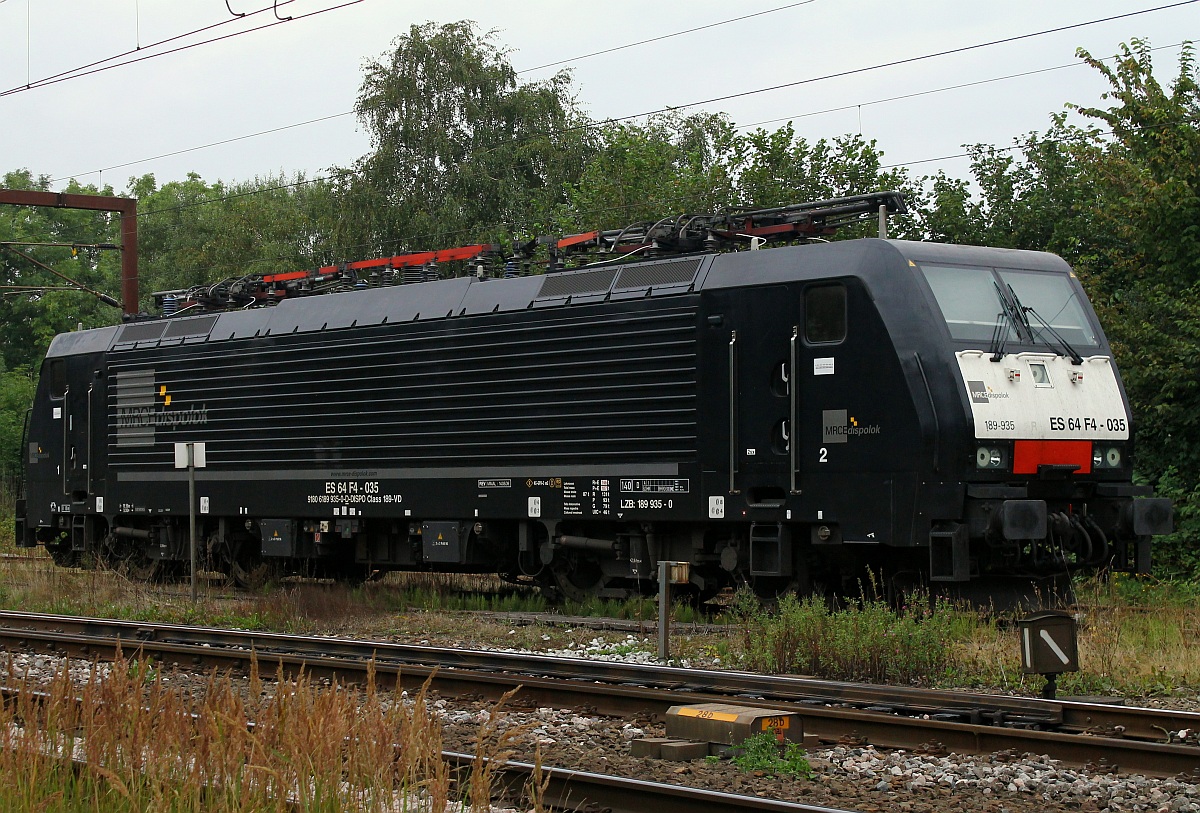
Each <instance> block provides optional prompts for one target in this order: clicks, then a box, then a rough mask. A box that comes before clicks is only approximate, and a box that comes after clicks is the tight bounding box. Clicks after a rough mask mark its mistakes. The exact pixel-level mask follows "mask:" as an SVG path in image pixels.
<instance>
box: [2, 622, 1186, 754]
mask: <svg viewBox="0 0 1200 813" xmlns="http://www.w3.org/2000/svg"><path fill="white" fill-rule="evenodd" d="M10 616H15V617H10ZM20 619H24V621H25V623H26V624H27V625H28V626H31V625H34V624H35V623H36V624H39V625H42V626H48V627H54V628H58V629H64V628H69V629H72V630H74V631H72V632H66V631H58V632H48V633H47V632H37V631H34V630H31V629H28V628H26V629H19V628H13V627H12V626H10V625H12V624H15V623H18V621H19V620H20ZM0 625H5V626H3V627H0V642H2V643H6V645H14V646H37V645H38V644H39V642H40V644H41V645H42V646H43V647H47V646H48V647H49V648H51V649H52V650H54V651H62V652H64V653H68V652H70V653H75V654H80V655H84V656H88V657H92V656H95V655H97V654H100V653H103V654H106V655H112V654H114V653H115V652H116V651H117V650H123V651H124V652H125V653H126V654H129V653H130V652H131V651H140V652H142V653H143V654H145V655H148V656H154V657H159V658H162V659H164V660H165V661H174V662H175V663H180V664H187V663H191V664H194V665H196V666H199V665H201V664H205V665H220V666H221V667H222V668H231V669H243V670H244V669H246V668H247V667H248V666H249V665H250V661H251V659H252V658H253V659H257V660H258V662H259V664H260V668H263V669H270V668H271V667H272V666H276V665H277V667H278V668H279V669H280V670H283V671H284V672H285V673H289V674H294V673H296V672H298V671H300V670H304V671H305V672H306V673H308V674H309V675H312V676H319V677H325V678H329V679H337V680H343V681H351V682H354V681H359V680H361V679H362V674H363V673H364V672H365V670H366V668H367V662H368V660H370V659H371V658H372V657H373V658H374V660H373V664H374V670H375V674H376V679H377V680H378V681H380V682H381V683H384V684H388V683H392V682H394V683H395V684H397V685H402V686H405V687H408V688H416V687H418V686H419V685H420V684H421V683H423V682H424V681H425V680H426V679H430V678H432V680H433V685H434V687H435V688H437V689H438V690H439V691H442V692H445V693H449V694H456V693H468V692H469V693H477V694H482V695H484V696H485V697H489V698H492V699H495V698H498V697H499V696H500V695H501V694H503V693H504V692H505V691H508V690H510V689H512V688H513V687H515V686H521V687H522V689H521V693H520V695H519V698H520V699H521V701H522V702H525V703H531V704H534V705H567V706H579V705H586V706H588V707H590V708H593V709H596V710H597V712H599V713H603V714H612V715H627V714H637V713H642V714H646V713H650V714H662V713H664V712H665V711H666V709H667V708H668V707H669V706H671V705H678V704H681V703H691V702H696V703H699V702H717V701H725V702H729V701H730V693H729V691H728V690H727V689H728V687H724V688H725V690H722V691H718V690H717V689H715V688H714V686H716V685H717V684H719V683H720V681H719V678H720V677H722V676H724V675H725V674H726V673H721V672H711V673H707V672H706V673H702V674H701V675H700V677H701V678H702V679H700V680H697V679H696V678H697V674H698V673H697V672H696V671H694V670H668V672H670V673H671V674H668V676H667V677H666V678H663V677H661V676H660V677H657V678H656V672H657V671H658V670H656V669H654V668H653V667H647V666H642V667H641V668H640V669H637V670H634V671H633V672H629V671H627V669H628V667H630V666H637V665H630V664H621V665H620V667H619V668H614V664H611V663H607V662H600V661H587V660H582V659H558V658H547V657H545V656H537V657H533V658H532V659H531V658H530V657H529V656H522V657H521V658H519V659H518V660H516V661H512V660H504V658H508V657H511V656H510V655H509V654H508V653H477V652H471V651H466V650H451V649H444V648H437V647H404V646H401V645H393V644H387V643H384V642H355V641H347V640H345V639H330V638H321V637H312V636H288V635H280V634H275V633H245V632H238V631H223V630H214V629H208V628H192V627H183V626H176V625H155V624H150V625H147V624H138V623H136V622H115V623H114V624H112V625H110V624H109V622H108V621H106V620H103V619H80V618H72V617H68V616H34V617H32V618H31V617H29V616H23V615H21V614H15V613H0ZM101 630H104V631H101ZM233 641H236V642H237V643H236V644H233V643H231V642H233ZM301 642H303V643H304V644H305V646H306V647H307V651H304V650H303V648H302V647H300V646H299V644H300V643H301ZM289 643H290V644H296V647H295V648H289V647H288V646H287V645H288V644H289ZM391 647H400V650H401V652H403V653H404V654H405V657H407V658H408V660H401V659H399V658H396V657H391V656H393V655H395V654H396V653H395V652H393V651H392V650H391ZM474 656H501V659H499V660H493V659H491V657H478V658H476V657H474ZM506 664H507V666H505V665H506ZM676 672H678V673H683V675H684V676H686V677H687V678H688V679H687V680H681V679H678V678H679V677H681V676H680V675H677V674H674V673H676ZM631 674H632V675H636V676H637V677H638V678H639V679H638V680H617V679H616V677H614V676H617V677H619V676H622V675H623V676H626V677H627V676H629V675H631ZM710 676H711V677H712V678H713V681H712V685H710V684H709V681H708V678H709V677H710ZM734 676H735V677H737V678H744V677H752V678H757V679H762V680H768V679H766V678H762V676H748V675H746V674H745V673H735V675H734ZM793 680H804V679H793ZM811 682H812V683H820V682H819V681H811ZM651 684H653V685H651ZM845 686H848V687H850V688H853V687H854V686H855V684H845ZM872 688H873V689H875V690H883V691H890V689H881V687H872ZM847 691H849V689H847ZM745 694H746V693H743V695H742V696H737V697H735V702H738V703H741V704H743V705H749V706H756V707H761V708H770V709H778V710H784V711H796V712H798V713H799V714H800V715H801V716H802V718H803V720H804V729H805V731H806V732H808V733H812V734H816V735H817V736H819V737H821V738H822V739H825V740H838V739H842V738H850V739H852V740H853V739H864V740H865V741H869V742H871V743H873V744H875V745H878V746H881V747H887V748H913V747H916V746H918V745H921V744H924V743H928V742H937V743H939V744H941V745H942V746H944V747H945V748H947V749H948V750H951V751H955V752H959V753H989V752H994V751H999V750H1006V749H1012V748H1015V749H1018V750H1021V751H1034V752H1037V753H1045V754H1048V755H1051V756H1053V757H1055V758H1058V759H1061V760H1063V761H1065V762H1068V763H1073V764H1079V765H1082V764H1086V763H1089V762H1094V763H1099V762H1101V761H1102V760H1103V761H1106V762H1108V763H1109V764H1114V763H1115V764H1116V765H1118V766H1119V767H1121V768H1122V769H1124V770H1127V771H1139V772H1143V773H1147V774H1150V775H1155V776H1166V775H1171V774H1175V773H1180V772H1187V771H1190V770H1192V768H1193V767H1194V766H1195V764H1196V762H1197V760H1198V759H1200V749H1197V748H1196V747H1195V746H1191V745H1183V744H1165V743H1162V742H1147V741H1139V740H1131V739H1127V738H1125V739H1118V738H1114V737H1112V736H1103V734H1105V733H1106V732H1105V730H1103V729H1100V730H1098V731H1097V733H1098V734H1101V736H1081V735H1079V734H1072V733H1062V732H1058V731H1042V730H1034V727H1035V726H1036V725H1037V723H1036V722H1034V721H1031V720H1030V719H1029V718H1028V716H1025V717H1021V716H1020V715H1015V714H1014V715H1013V717H1014V718H1015V719H1014V720H1010V723H1011V725H981V724H979V723H977V722H975V723H973V722H956V721H954V720H951V719H947V718H945V717H934V716H932V715H921V716H903V715H900V714H898V713H895V708H896V704H893V705H891V706H875V707H874V710H867V711H864V710H858V709H852V708H845V707H837V706H838V703H837V702H834V703H832V704H831V703H830V702H829V701H827V700H826V699H823V698H815V699H814V698H811V697H808V698H805V697H801V698H789V697H784V696H781V695H784V694H786V692H780V691H774V692H772V693H771V696H769V697H768V696H767V695H766V694H753V695H752V696H745ZM993 699H994V698H993ZM1023 702H1025V703H1040V702H1042V701H1032V700H1025V701H1023ZM1059 705H1062V706H1063V707H1064V710H1065V708H1066V706H1067V705H1068V704H1059ZM1074 705H1075V706H1078V707H1080V709H1086V710H1088V711H1091V710H1094V713H1095V714H1107V713H1112V712H1114V711H1118V710H1119V711H1120V712H1123V713H1126V714H1136V713H1145V714H1148V715H1150V716H1151V717H1152V718H1153V719H1157V720H1160V721H1163V722H1169V724H1170V725H1176V726H1179V727H1188V726H1189V725H1190V726H1195V725H1196V721H1197V720H1200V715H1196V714H1189V713H1187V712H1162V711H1161V710H1155V709H1133V708H1123V707H1110V706H1104V705H1101V704H1089V703H1080V704H1074ZM1080 713H1084V712H1083V711H1080ZM1003 715H1004V712H997V716H1003ZM951 716H953V715H951ZM1063 716H1064V718H1065V717H1066V716H1067V715H1066V714H1065V711H1064V715H1063ZM923 718H924V719H923ZM1126 719H1128V718H1126ZM1172 730H1175V729H1172Z"/></svg>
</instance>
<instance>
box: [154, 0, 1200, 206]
mask: <svg viewBox="0 0 1200 813" xmlns="http://www.w3.org/2000/svg"><path fill="white" fill-rule="evenodd" d="M1197 2H1200V0H1179V2H1175V3H1169V4H1166V5H1162V6H1156V7H1154V8H1150V9H1141V10H1138V11H1131V12H1126V13H1124V14H1119V15H1110V16H1108V17H1102V18H1098V19H1094V20H1087V21H1084V22H1080V23H1071V24H1069V25H1065V26H1056V27H1054V28H1047V29H1042V30H1040V31H1033V32H1028V33H1025V34H1018V35H1014V36H1011V37H1003V38H1000V39H995V40H989V41H987V42H982V43H976V44H973V45H965V46H960V47H957V48H950V49H944V50H941V51H935V52H931V53H926V54H920V55H917V56H912V57H905V58H903V59H898V60H889V61H887V62H881V63H876V64H874V65H869V66H865V67H861V68H852V69H849V70H845V71H837V72H834V73H829V74H823V75H821V76H815V77H809V78H807V79H801V80H797V81H794V82H786V83H782V84H778V85H772V86H770V87H765V88H756V89H752V90H747V91H742V92H740V93H734V94H726V95H723V96H719V97H714V98H711V99H705V100H700V101H696V102H689V103H686V104H682V105H678V106H670V107H661V108H657V109H655V110H651V111H647V112H644V113H634V114H630V115H627V116H619V117H614V118H608V119H604V120H602V121H595V122H587V123H584V124H578V125H572V126H569V127H563V128H560V129H558V130H556V131H554V132H555V133H567V132H573V131H579V130H585V129H590V128H594V127H602V126H605V125H607V124H614V123H620V122H624V121H631V120H633V119H637V118H644V117H649V116H654V115H659V114H662V113H667V112H673V111H679V110H685V109H688V108H691V107H699V106H701V105H705V104H711V103H713V102H716V101H727V100H729V99H734V98H740V97H743V96H749V95H753V94H757V93H765V92H770V91H774V90H781V89H783V88H789V87H796V86H799V85H804V84H812V83H815V82H819V81H823V80H827V79H834V78H840V77H843V76H849V75H854V74H860V73H866V72H868V71H875V70H880V69H883V68H888V67H895V66H897V65H905V64H912V63H914V62H920V61H924V60H929V59H934V58H939V57H944V56H949V55H951V54H958V53H964V52H967V51H972V50H977V49H981V48H989V47H993V46H996V45H1002V44H1006V43H1011V42H1017V41H1020V40H1026V39H1030V38H1032V37H1037V36H1043V35H1046V34H1052V33H1058V32H1061V31H1067V30H1072V29H1077V28H1082V27H1084V26H1089V25H1097V24H1099V23H1104V22H1111V21H1113V20H1118V19H1124V18H1127V17H1132V16H1136V15H1139V14H1147V13H1151V12H1155V11H1162V10H1164V9H1169V8H1178V7H1180V6H1187V5H1193V4H1195V3H1197ZM549 134H551V133H549V132H542V133H535V134H532V135H529V136H525V137H523V138H519V139H515V140H514V141H512V142H509V143H508V144H507V145H506V146H514V145H519V144H523V143H528V142H529V141H531V140H533V139H535V138H543V137H545V136H547V135H549ZM490 149H495V148H490ZM929 160H936V159H929ZM332 177H333V176H332V175H322V176H317V177H314V178H309V179H305V180H302V181H296V182H293V183H288V184H279V185H275V186H271V187H267V188H265V189H262V190H259V191H257V192H254V191H251V192H244V193H235V194H233V195H231V196H228V197H227V198H217V199H212V202H219V201H220V200H222V199H228V200H233V199H236V198H240V197H245V196H247V195H252V194H265V193H267V192H273V191H278V190H280V189H287V188H292V187H296V186H302V185H305V184H311V183H319V182H322V181H326V180H329V179H330V178H332ZM198 205H205V202H204V201H197V202H193V203H186V204H180V205H178V206H171V207H166V208H163V209H155V210H148V211H145V212H139V213H138V217H148V216H151V215H154V214H159V213H165V212H170V211H176V210H178V209H182V208H187V207H190V206H198Z"/></svg>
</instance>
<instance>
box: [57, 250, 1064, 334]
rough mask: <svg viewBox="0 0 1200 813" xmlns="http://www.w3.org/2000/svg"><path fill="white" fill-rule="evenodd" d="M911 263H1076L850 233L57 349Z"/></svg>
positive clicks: (392, 292)
mask: <svg viewBox="0 0 1200 813" xmlns="http://www.w3.org/2000/svg"><path fill="white" fill-rule="evenodd" d="M908 260H911V261H913V262H936V263H947V264H955V263H962V264H969V265H992V266H1000V267H1010V268H1011V267H1017V268H1024V269H1030V270H1043V271H1058V272H1063V271H1069V270H1070V269H1069V266H1068V265H1067V264H1066V262H1065V261H1063V260H1062V259H1061V258H1059V257H1057V256H1055V255H1053V254H1047V253H1044V252H1035V251H1020V250H1015V249H998V248H985V247H980V246H962V245H947V244H941V243H921V242H910V241H903V240H878V239H863V240H846V241H840V242H835V243H817V244H809V245H804V246H786V247H781V248H772V249H765V250H760V251H739V252H733V253H727V254H702V255H690V256H683V257H670V258H664V259H656V260H647V261H643V262H635V263H623V264H617V265H609V266H601V267H591V268H589V267H584V268H580V269H574V270H571V271H564V272H559V273H555V274H545V275H536V276H529V277H518V278H514V279H485V280H480V279H477V278H475V277H459V278H454V279H447V280H438V281H433V282H426V283H417V284H409V285H397V286H391V287H384V288H371V289H368V290H365V291H348V292H344V293H337V294H327V295H322V296H309V297H298V298H295V299H286V300H283V301H281V302H280V303H279V304H278V305H275V306H273V307H267V308H255V309H250V310H241V311H225V312H220V313H208V314H203V315H197V316H187V315H180V316H175V317H168V318H162V319H153V320H145V321H138V322H130V323H127V324H123V325H115V326H112V327H104V328H97V329H93V330H85V331H77V332H73V333H64V334H60V335H58V336H56V337H55V338H54V341H53V342H52V343H51V345H50V349H49V351H48V353H47V356H48V357H53V356H66V355H75V354H81V353H95V352H105V351H108V350H125V349H133V348H135V347H148V346H154V345H162V346H169V345H175V344H194V343H199V342H212V341H228V340H231V339H247V338H254V337H264V336H280V335H287V334H292V333H312V332H319V331H324V330H336V329H339V328H348V327H355V326H366V325H381V324H398V323H406V322H427V321H434V320H442V319H448V318H459V317H469V316H476V315H482V314H489V313H506V312H514V311H525V310H530V309H540V308H558V307H567V306H570V305H580V304H587V303H593V302H602V301H617V300H622V299H642V298H645V297H658V296H675V295H679V294H684V293H689V292H697V291H704V290H714V289H719V288H734V287H742V286H752V285H768V284H778V283H781V282H794V281H797V280H808V279H814V280H815V279H829V278H836V277H859V278H862V279H863V280H864V282H865V283H866V284H867V286H868V288H870V289H872V290H873V291H874V292H875V293H876V294H877V295H878V294H886V293H887V292H888V289H894V288H895V286H901V287H903V288H904V289H906V290H911V287H912V286H911V282H910V280H911V276H910V275H909V274H906V273H903V272H902V271H901V269H902V268H903V266H904V265H905V264H906V262H905V261H908ZM898 271H900V273H897V272H898Z"/></svg>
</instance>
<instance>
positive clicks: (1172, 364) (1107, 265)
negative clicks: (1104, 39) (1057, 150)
mask: <svg viewBox="0 0 1200 813" xmlns="http://www.w3.org/2000/svg"><path fill="white" fill-rule="evenodd" d="M1080 56H1081V57H1082V58H1083V59H1084V61H1085V62H1087V63H1088V64H1089V65H1091V66H1092V67H1093V68H1095V69H1096V70H1097V71H1099V72H1100V73H1101V74H1102V75H1103V76H1104V78H1105V79H1106V80H1107V81H1108V83H1109V86H1110V90H1109V92H1108V93H1107V94H1106V98H1108V99H1110V100H1112V102H1113V104H1112V106H1110V107H1108V108H1078V110H1079V112H1080V113H1082V114H1083V115H1085V116H1089V117H1091V118H1094V119H1097V120H1099V121H1101V122H1103V123H1104V125H1106V126H1107V127H1108V128H1109V130H1110V131H1111V136H1110V137H1109V138H1107V139H1099V138H1097V139H1095V140H1094V142H1093V143H1092V144H1091V145H1090V146H1089V149H1088V150H1087V151H1086V153H1085V157H1086V159H1087V160H1088V161H1090V166H1089V167H1088V170H1089V172H1090V175H1091V176H1092V177H1094V178H1095V179H1096V183H1097V189H1098V190H1099V192H1100V193H1101V194H1100V195H1099V196H1097V198H1096V204H1095V206H1094V209H1093V212H1092V214H1093V220H1092V223H1091V227H1092V228H1093V229H1094V230H1095V232H1096V234H1097V235H1099V236H1100V240H1098V241H1097V243H1098V244H1096V245H1093V246H1092V247H1091V249H1090V251H1089V252H1088V254H1087V256H1086V257H1085V258H1084V261H1083V263H1082V264H1083V267H1084V270H1085V272H1086V275H1085V281H1086V283H1087V284H1088V287H1089V292H1090V293H1091V295H1092V297H1093V299H1094V300H1095V303H1096V305H1097V308H1098V309H1099V311H1100V312H1101V316H1102V318H1104V319H1105V320H1106V323H1107V325H1108V333H1109V336H1110V338H1111V339H1112V340H1113V344H1114V349H1115V352H1116V353H1117V356H1118V360H1119V362H1120V365H1121V371H1122V374H1123V376H1124V379H1125V385H1126V388H1127V390H1128V392H1129V396H1130V400H1131V401H1132V402H1133V405H1134V409H1135V417H1136V419H1137V425H1138V437H1137V440H1138V443H1139V449H1138V454H1139V467H1140V469H1141V471H1142V472H1143V473H1144V474H1145V476H1146V477H1147V478H1148V479H1149V480H1150V481H1151V482H1152V483H1154V484H1155V485H1157V486H1158V488H1159V490H1160V492H1161V493H1164V494H1166V495H1167V496H1171V497H1173V498H1174V499H1175V500H1176V505H1177V512H1178V520H1179V521H1178V523H1177V524H1178V527H1179V531H1178V532H1177V533H1176V534H1175V536H1174V538H1173V539H1172V540H1170V543H1169V544H1168V545H1166V546H1164V552H1165V553H1166V560H1165V564H1166V565H1167V566H1168V567H1170V568H1174V569H1178V570H1189V571H1190V572H1192V573H1195V572H1197V571H1200V549H1198V547H1197V545H1196V542H1197V540H1198V539H1200V370H1198V368H1197V366H1196V364H1195V359H1196V358H1197V357H1200V318H1198V315H1200V86H1198V84H1197V68H1196V60H1195V52H1194V50H1193V49H1192V47H1191V46H1190V45H1185V47H1184V48H1183V51H1182V53H1181V55H1180V59H1179V68H1178V73H1177V74H1176V75H1175V78H1174V79H1173V81H1172V82H1171V83H1170V85H1169V86H1167V87H1164V86H1163V85H1161V84H1160V83H1159V82H1158V81H1157V80H1156V79H1155V76H1154V71H1153V64H1152V59H1151V51H1150V44H1149V43H1148V42H1146V41H1144V40H1134V41H1133V42H1132V43H1131V44H1130V45H1128V46H1122V48H1121V50H1120V52H1119V53H1118V54H1117V55H1116V59H1115V62H1114V64H1112V65H1108V64H1106V63H1104V62H1101V61H1100V60H1098V59H1096V58H1095V57H1093V56H1092V55H1091V54H1089V53H1087V52H1086V51H1080Z"/></svg>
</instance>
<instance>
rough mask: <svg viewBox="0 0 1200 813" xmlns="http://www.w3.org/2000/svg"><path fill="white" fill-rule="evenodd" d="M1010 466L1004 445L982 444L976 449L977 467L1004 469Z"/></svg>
mask: <svg viewBox="0 0 1200 813" xmlns="http://www.w3.org/2000/svg"><path fill="white" fill-rule="evenodd" d="M1007 466H1008V454H1007V450H1006V449H1005V448H1004V447H1002V446H980V447H979V448H978V449H976V450H975V468H977V469H1003V468H1006V467H1007Z"/></svg>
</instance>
